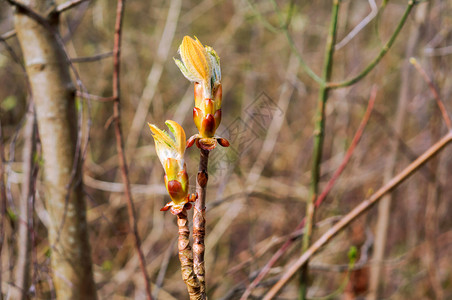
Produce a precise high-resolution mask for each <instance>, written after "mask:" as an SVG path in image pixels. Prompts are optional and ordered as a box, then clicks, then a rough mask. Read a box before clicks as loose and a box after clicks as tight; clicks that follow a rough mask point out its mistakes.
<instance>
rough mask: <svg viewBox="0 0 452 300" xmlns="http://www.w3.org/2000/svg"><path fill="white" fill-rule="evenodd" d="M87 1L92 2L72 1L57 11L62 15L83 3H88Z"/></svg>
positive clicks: (61, 5) (63, 4)
mask: <svg viewBox="0 0 452 300" xmlns="http://www.w3.org/2000/svg"><path fill="white" fill-rule="evenodd" d="M86 1H91V0H71V1H67V2H64V3H61V4H60V5H58V6H57V8H56V11H57V12H59V13H62V12H64V11H66V10H69V9H71V8H73V7H76V6H77V5H79V4H82V3H83V2H86Z"/></svg>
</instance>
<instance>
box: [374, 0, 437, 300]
mask: <svg viewBox="0 0 452 300" xmlns="http://www.w3.org/2000/svg"><path fill="white" fill-rule="evenodd" d="M426 5H427V3H424V5H423V6H420V7H419V9H418V10H417V12H418V13H419V12H422V11H423V10H425V8H426ZM421 15H424V18H425V16H426V15H427V14H426V13H423V14H421ZM415 19H418V20H416V22H413V23H411V26H410V30H409V34H408V42H407V44H406V50H405V57H410V56H412V55H413V53H414V51H415V49H416V46H417V45H418V44H419V40H420V38H421V28H422V27H421V26H422V24H423V20H421V19H422V18H415ZM413 74H414V73H413V72H411V68H410V65H409V64H408V62H407V61H406V60H405V61H404V62H403V64H402V68H401V74H400V76H401V84H400V90H399V97H398V99H397V109H396V112H395V120H394V123H393V127H394V131H395V132H396V133H397V135H398V136H402V135H403V129H404V127H405V123H406V113H407V107H408V103H409V100H410V99H411V91H412V90H413V88H412V85H413ZM436 138H439V136H438V137H436ZM436 138H435V139H434V140H436ZM400 141H401V139H394V140H391V143H390V147H389V150H388V151H389V154H388V159H387V161H386V163H385V169H384V173H383V182H384V183H386V182H388V181H389V180H391V178H392V177H393V176H394V173H395V168H396V164H397V157H398V153H399V148H400V144H401V142H400ZM392 200H393V198H392V194H389V195H387V196H385V197H383V199H382V200H381V201H380V203H379V204H378V217H377V224H376V233H375V247H374V251H373V254H372V261H374V262H377V263H376V264H374V265H372V267H371V270H370V282H369V295H368V300H376V299H378V298H380V295H379V292H380V291H379V288H380V282H381V281H382V279H383V278H382V275H383V274H382V272H381V265H380V264H378V262H380V261H382V260H383V259H384V257H385V250H386V241H387V235H388V227H389V220H390V215H391V202H392Z"/></svg>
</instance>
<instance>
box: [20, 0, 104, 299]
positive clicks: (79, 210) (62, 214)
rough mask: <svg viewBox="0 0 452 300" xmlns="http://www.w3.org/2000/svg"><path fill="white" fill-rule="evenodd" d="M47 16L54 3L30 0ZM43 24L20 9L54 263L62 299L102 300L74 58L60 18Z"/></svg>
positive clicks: (36, 10)
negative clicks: (95, 269)
mask: <svg viewBox="0 0 452 300" xmlns="http://www.w3.org/2000/svg"><path fill="white" fill-rule="evenodd" d="M22 3H23V4H24V5H27V6H29V7H30V8H31V9H33V10H34V11H35V12H37V13H40V14H41V15H43V16H44V15H45V13H46V12H48V11H49V10H50V9H51V8H52V5H54V4H53V2H52V1H50V0H25V1H23V2H22ZM47 24H48V26H43V24H42V22H37V21H36V20H35V19H33V18H32V17H30V14H29V13H28V12H27V11H25V10H24V9H21V8H17V11H16V15H15V27H16V32H17V37H18V39H19V42H20V45H21V48H22V52H23V56H24V62H25V65H26V70H27V74H28V76H29V81H30V84H31V89H32V91H31V92H32V96H33V101H34V104H35V109H36V117H37V124H38V130H39V136H40V139H41V144H42V152H43V158H44V173H45V204H46V208H47V210H48V212H49V215H50V217H51V224H50V226H49V228H48V232H49V243H50V247H51V250H52V254H51V266H52V272H53V281H54V285H55V292H56V295H57V298H58V299H96V289H95V285H94V280H93V272H92V265H91V253H90V252H91V250H90V247H89V242H88V228H87V223H86V207H85V202H84V198H83V189H82V179H81V160H80V149H79V147H77V146H76V145H77V109H76V106H75V88H74V85H73V84H72V81H71V77H70V73H69V67H68V60H67V58H66V55H65V53H64V50H63V49H62V47H61V44H60V43H59V40H58V38H59V37H58V18H57V17H56V16H55V15H54V16H53V17H52V20H49V22H48V23H47Z"/></svg>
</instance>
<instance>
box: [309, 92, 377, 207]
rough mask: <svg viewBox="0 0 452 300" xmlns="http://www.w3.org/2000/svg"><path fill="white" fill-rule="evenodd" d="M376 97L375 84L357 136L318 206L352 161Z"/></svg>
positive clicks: (321, 195)
mask: <svg viewBox="0 0 452 300" xmlns="http://www.w3.org/2000/svg"><path fill="white" fill-rule="evenodd" d="M376 98H377V88H376V86H374V87H373V88H372V91H371V92H370V98H369V103H368V105H367V109H366V112H365V113H364V116H363V118H362V120H361V123H360V124H359V127H358V130H356V133H355V136H354V137H353V140H352V142H351V143H350V146H349V147H348V149H347V152H346V153H345V156H344V159H343V160H342V162H341V164H340V165H339V167H338V168H337V169H336V171H335V172H334V174H333V176H331V179H330V180H329V181H328V183H327V185H326V186H325V189H324V190H323V191H322V193H321V194H320V195H319V197H318V198H317V201H316V202H315V205H316V207H318V206H319V205H320V204H321V203H322V202H323V200H324V199H325V198H326V196H328V194H329V192H330V191H331V189H332V188H333V186H334V184H335V183H336V180H337V179H338V178H339V176H340V175H341V174H342V172H343V171H344V169H345V167H346V166H347V164H348V162H349V161H350V158H351V157H352V154H353V152H354V151H355V148H356V145H357V144H358V142H359V140H360V139H361V136H362V134H363V132H364V128H365V127H366V125H367V122H368V121H369V118H370V114H371V113H372V110H373V108H374V104H375V99H376Z"/></svg>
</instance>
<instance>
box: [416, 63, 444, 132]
mask: <svg viewBox="0 0 452 300" xmlns="http://www.w3.org/2000/svg"><path fill="white" fill-rule="evenodd" d="M410 63H411V64H412V65H413V66H414V67H415V68H416V70H418V72H419V73H420V74H421V75H422V77H423V78H424V80H425V82H426V83H427V84H428V87H429V88H430V91H431V92H432V94H433V97H435V100H436V104H437V105H438V108H439V109H440V111H441V115H442V117H443V119H444V122H445V123H446V126H447V129H449V130H452V122H451V121H450V117H449V115H448V113H447V110H446V107H445V106H444V103H443V101H442V100H441V97H440V95H439V91H438V89H437V88H436V85H435V84H434V83H433V80H432V79H430V77H429V76H428V75H427V72H425V70H424V69H423V68H422V66H421V65H420V64H419V63H418V61H417V59H415V58H414V57H411V58H410Z"/></svg>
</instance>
